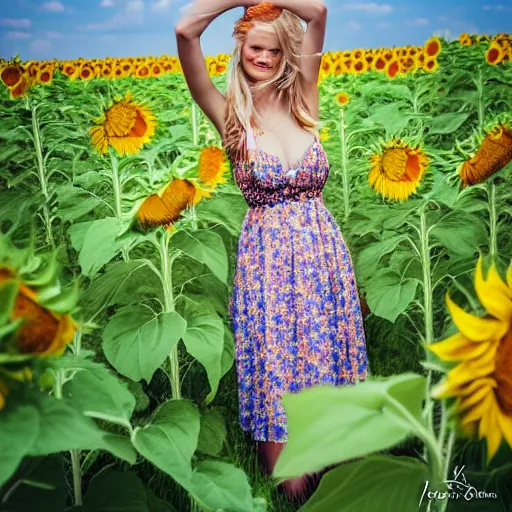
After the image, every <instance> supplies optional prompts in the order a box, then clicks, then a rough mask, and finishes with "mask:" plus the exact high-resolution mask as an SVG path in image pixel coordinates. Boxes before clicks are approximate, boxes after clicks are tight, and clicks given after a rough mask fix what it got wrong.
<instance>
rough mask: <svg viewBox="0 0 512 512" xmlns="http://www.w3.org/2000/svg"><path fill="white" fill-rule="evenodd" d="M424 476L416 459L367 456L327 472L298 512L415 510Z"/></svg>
mask: <svg viewBox="0 0 512 512" xmlns="http://www.w3.org/2000/svg"><path fill="white" fill-rule="evenodd" d="M427 479H428V467H427V466H426V465H425V464H424V463H422V462H420V461H418V460H417V459H413V458H410V457H388V456H383V455H374V456H370V457H367V458H366V459H365V460H363V461H360V462H355V463H352V464H346V465H343V466H341V467H338V468H336V469H333V470H331V471H329V472H328V473H327V474H326V475H325V476H324V477H323V478H322V480H321V482H320V485H319V486H318V489H317V490H316V492H315V493H314V494H313V496H312V497H311V499H310V500H309V501H308V502H307V503H306V504H305V505H304V506H303V507H302V508H301V509H300V512H327V511H331V510H340V505H341V504H343V507H342V509H343V512H360V511H362V510H364V511H365V512H396V511H400V512H418V503H419V501H420V498H421V492H422V489H423V487H424V485H425V482H426V481H427Z"/></svg>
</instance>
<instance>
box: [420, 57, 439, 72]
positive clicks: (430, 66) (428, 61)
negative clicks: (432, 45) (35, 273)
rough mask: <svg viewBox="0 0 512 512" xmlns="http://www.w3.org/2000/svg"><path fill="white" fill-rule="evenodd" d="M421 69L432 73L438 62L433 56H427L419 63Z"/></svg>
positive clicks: (437, 67) (436, 68)
mask: <svg viewBox="0 0 512 512" xmlns="http://www.w3.org/2000/svg"><path fill="white" fill-rule="evenodd" d="M421 69H423V71H426V72H427V73H434V72H435V71H437V70H438V69H439V62H438V60H437V59H436V58H435V57H427V58H425V60H424V61H423V63H422V64H421Z"/></svg>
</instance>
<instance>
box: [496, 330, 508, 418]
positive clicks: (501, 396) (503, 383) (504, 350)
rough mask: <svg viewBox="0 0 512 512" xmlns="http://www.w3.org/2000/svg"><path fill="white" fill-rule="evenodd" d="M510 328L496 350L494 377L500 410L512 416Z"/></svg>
mask: <svg viewBox="0 0 512 512" xmlns="http://www.w3.org/2000/svg"><path fill="white" fill-rule="evenodd" d="M510 368H512V328H510V329H509V330H508V332H507V334H505V336H504V337H503V339H502V340H501V343H500V346H499V347H498V350H497V352H496V367H495V370H494V378H495V379H496V382H497V383H498V387H497V388H496V396H497V399H498V403H499V404H500V408H501V410H502V411H503V412H504V413H505V414H506V415H508V416H511V417H512V374H511V373H510Z"/></svg>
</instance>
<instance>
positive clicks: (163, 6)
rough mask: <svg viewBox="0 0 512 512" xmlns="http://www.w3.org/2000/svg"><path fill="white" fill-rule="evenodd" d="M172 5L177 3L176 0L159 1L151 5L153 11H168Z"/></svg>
mask: <svg viewBox="0 0 512 512" xmlns="http://www.w3.org/2000/svg"><path fill="white" fill-rule="evenodd" d="M172 3H175V0H158V1H157V2H155V3H153V4H151V8H150V10H151V11H166V10H167V9H168V8H169V7H170V6H171V4H172Z"/></svg>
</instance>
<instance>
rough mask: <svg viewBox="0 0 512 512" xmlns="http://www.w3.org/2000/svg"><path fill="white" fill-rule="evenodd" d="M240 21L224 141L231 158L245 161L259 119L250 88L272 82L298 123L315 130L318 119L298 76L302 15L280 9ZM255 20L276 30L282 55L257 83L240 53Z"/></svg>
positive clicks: (233, 60) (232, 65)
mask: <svg viewBox="0 0 512 512" xmlns="http://www.w3.org/2000/svg"><path fill="white" fill-rule="evenodd" d="M260 5H262V4H260ZM242 20H243V18H242ZM240 22H241V20H239V22H238V24H237V25H238V27H237V25H235V31H234V32H233V37H235V39H236V47H235V50H234V52H233V57H232V59H231V63H230V67H229V71H228V86H227V91H226V111H225V118H224V140H223V144H224V147H225V149H226V152H227V153H228V155H229V156H230V158H232V159H234V160H235V161H239V160H243V161H247V159H248V155H247V140H246V139H247V138H246V133H247V130H248V129H249V128H250V127H257V126H258V124H259V123H258V121H261V116H260V114H259V113H258V111H257V109H256V108H255V106H254V102H253V92H255V93H257V92H259V91H260V90H261V89H263V88H265V87H268V86H270V85H272V84H275V89H276V93H277V98H278V100H279V101H280V100H281V99H285V100H286V103H287V104H288V105H289V111H290V113H291V114H292V115H293V117H294V118H295V119H296V120H297V122H298V123H299V125H300V126H302V127H303V128H304V129H306V130H307V131H310V132H312V133H316V128H317V125H318V123H317V122H316V121H315V119H313V117H312V116H311V114H310V113H309V111H308V107H307V97H306V94H305V91H304V82H303V81H302V80H299V78H300V73H301V71H300V66H299V64H300V58H301V48H302V41H303V38H304V29H303V26H302V23H301V19H300V18H299V17H298V16H297V15H295V14H293V13H292V12H290V11H288V10H286V9H282V10H281V13H280V14H279V15H278V16H277V17H276V18H275V19H273V20H271V21H267V20H258V19H255V20H253V21H251V22H250V23H247V22H243V21H242V22H241V23H240ZM254 23H259V24H262V25H265V26H268V27H269V28H270V29H274V30H275V33H276V36H277V40H278V42H279V45H280V47H281V49H282V55H283V56H282V59H281V63H280V67H279V70H278V71H277V73H276V74H275V75H274V76H273V77H272V78H270V79H268V80H264V81H263V80H262V81H261V82H259V83H258V84H256V85H250V83H249V80H248V77H247V75H246V73H245V71H244V70H243V68H242V63H241V56H242V48H243V45H244V43H245V39H246V35H247V30H248V29H250V27H251V26H253V25H254ZM240 25H242V29H241V30H240V29H238V30H237V28H239V27H240Z"/></svg>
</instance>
